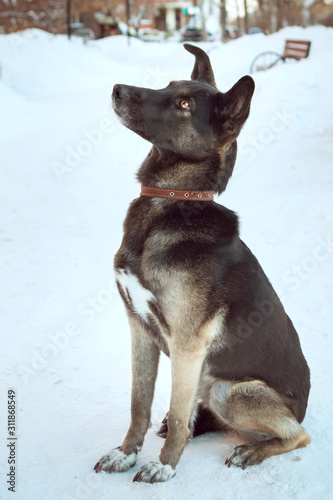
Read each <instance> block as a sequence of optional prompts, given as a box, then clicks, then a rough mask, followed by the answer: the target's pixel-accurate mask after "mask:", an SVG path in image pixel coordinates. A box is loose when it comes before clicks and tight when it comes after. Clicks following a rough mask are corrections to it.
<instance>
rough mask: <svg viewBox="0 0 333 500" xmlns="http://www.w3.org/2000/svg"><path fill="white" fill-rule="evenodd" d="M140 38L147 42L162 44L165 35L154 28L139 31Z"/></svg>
mask: <svg viewBox="0 0 333 500" xmlns="http://www.w3.org/2000/svg"><path fill="white" fill-rule="evenodd" d="M138 35H139V38H140V39H141V40H144V41H145V42H162V40H164V34H163V33H162V32H161V31H159V30H155V29H153V28H141V29H139V31H138Z"/></svg>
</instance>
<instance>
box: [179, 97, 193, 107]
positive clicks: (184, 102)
mask: <svg viewBox="0 0 333 500" xmlns="http://www.w3.org/2000/svg"><path fill="white" fill-rule="evenodd" d="M179 106H180V107H181V108H182V109H189V108H190V107H191V104H190V102H189V101H186V99H184V100H183V101H180V103H179Z"/></svg>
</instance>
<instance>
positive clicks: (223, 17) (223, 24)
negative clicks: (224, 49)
mask: <svg viewBox="0 0 333 500" xmlns="http://www.w3.org/2000/svg"><path fill="white" fill-rule="evenodd" d="M225 3H226V0H221V4H220V9H221V10H220V25H221V31H222V33H221V39H222V41H223V40H224V38H225V35H226V33H225V27H226V20H227V11H226V8H225Z"/></svg>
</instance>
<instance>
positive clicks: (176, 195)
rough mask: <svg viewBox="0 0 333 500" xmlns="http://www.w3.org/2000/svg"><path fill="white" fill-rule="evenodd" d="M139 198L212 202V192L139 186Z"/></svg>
mask: <svg viewBox="0 0 333 500" xmlns="http://www.w3.org/2000/svg"><path fill="white" fill-rule="evenodd" d="M140 196H149V197H150V198H168V199H169V200H184V201H213V200H214V191H190V190H188V191H181V190H179V189H161V188H152V187H147V186H141V193H140Z"/></svg>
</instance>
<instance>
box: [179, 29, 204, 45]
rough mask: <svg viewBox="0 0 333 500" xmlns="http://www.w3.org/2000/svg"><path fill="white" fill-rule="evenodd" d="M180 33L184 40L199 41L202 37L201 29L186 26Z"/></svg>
mask: <svg viewBox="0 0 333 500" xmlns="http://www.w3.org/2000/svg"><path fill="white" fill-rule="evenodd" d="M182 35H183V41H184V42H199V41H200V40H201V39H202V30H200V29H198V28H186V30H185V31H184V32H183V34H182Z"/></svg>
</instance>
